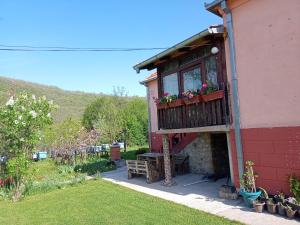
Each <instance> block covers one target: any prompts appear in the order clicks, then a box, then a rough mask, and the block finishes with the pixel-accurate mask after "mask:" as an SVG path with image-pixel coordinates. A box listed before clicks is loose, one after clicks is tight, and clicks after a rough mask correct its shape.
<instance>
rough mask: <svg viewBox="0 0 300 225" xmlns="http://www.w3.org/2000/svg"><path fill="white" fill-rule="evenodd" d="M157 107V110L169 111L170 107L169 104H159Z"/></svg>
mask: <svg viewBox="0 0 300 225" xmlns="http://www.w3.org/2000/svg"><path fill="white" fill-rule="evenodd" d="M156 107H157V109H167V108H168V107H169V106H168V103H159V104H156Z"/></svg>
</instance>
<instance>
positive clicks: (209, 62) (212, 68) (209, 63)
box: [205, 56, 218, 86]
mask: <svg viewBox="0 0 300 225" xmlns="http://www.w3.org/2000/svg"><path fill="white" fill-rule="evenodd" d="M205 68H206V76H207V80H208V81H210V82H211V83H212V84H213V85H215V86H218V76H217V62H216V58H215V57H214V56H211V57H209V58H208V59H206V61H205Z"/></svg>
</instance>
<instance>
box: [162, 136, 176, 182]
mask: <svg viewBox="0 0 300 225" xmlns="http://www.w3.org/2000/svg"><path fill="white" fill-rule="evenodd" d="M162 139H163V154H164V167H165V180H164V182H163V185H165V186H172V185H174V184H175V182H174V181H173V180H172V174H171V160H170V150H169V137H168V135H167V134H163V135H162Z"/></svg>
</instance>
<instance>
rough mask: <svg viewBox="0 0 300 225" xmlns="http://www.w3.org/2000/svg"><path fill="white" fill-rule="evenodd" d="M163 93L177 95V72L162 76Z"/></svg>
mask: <svg viewBox="0 0 300 225" xmlns="http://www.w3.org/2000/svg"><path fill="white" fill-rule="evenodd" d="M163 87H164V93H168V94H169V95H178V78H177V73H173V74H171V75H168V76H165V77H163Z"/></svg>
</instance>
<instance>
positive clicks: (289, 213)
mask: <svg viewBox="0 0 300 225" xmlns="http://www.w3.org/2000/svg"><path fill="white" fill-rule="evenodd" d="M285 212H286V215H287V217H288V218H290V219H292V218H294V217H295V214H296V210H292V209H289V208H286V210H285Z"/></svg>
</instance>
